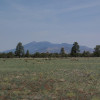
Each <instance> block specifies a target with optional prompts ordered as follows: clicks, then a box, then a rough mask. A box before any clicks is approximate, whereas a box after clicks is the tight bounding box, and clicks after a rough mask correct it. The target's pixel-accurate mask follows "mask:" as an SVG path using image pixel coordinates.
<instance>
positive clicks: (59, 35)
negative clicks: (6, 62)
mask: <svg viewBox="0 0 100 100" xmlns="http://www.w3.org/2000/svg"><path fill="white" fill-rule="evenodd" d="M32 41H37V42H39V41H49V42H52V43H70V44H73V42H75V41H77V42H78V43H79V45H85V46H88V47H91V48H94V47H95V46H96V45H99V44H100V0H0V51H4V50H9V49H13V48H15V47H16V45H17V43H18V42H22V43H23V45H24V44H27V43H29V42H32Z"/></svg>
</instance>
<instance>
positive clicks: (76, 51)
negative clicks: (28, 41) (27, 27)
mask: <svg viewBox="0 0 100 100" xmlns="http://www.w3.org/2000/svg"><path fill="white" fill-rule="evenodd" d="M21 57H33V58H46V57H100V45H97V46H96V47H95V48H94V52H93V53H90V52H89V51H84V52H83V53H80V46H79V44H78V43H77V42H74V43H73V46H72V48H71V52H70V53H66V52H65V49H64V48H63V47H62V48H61V50H60V53H49V52H46V53H39V52H36V53H34V54H30V53H29V50H27V51H26V52H25V51H24V47H23V45H22V43H21V42H19V43H18V44H17V46H16V50H15V52H14V53H13V52H9V53H0V58H21Z"/></svg>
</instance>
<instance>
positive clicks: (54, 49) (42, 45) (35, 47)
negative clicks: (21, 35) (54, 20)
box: [4, 41, 93, 54]
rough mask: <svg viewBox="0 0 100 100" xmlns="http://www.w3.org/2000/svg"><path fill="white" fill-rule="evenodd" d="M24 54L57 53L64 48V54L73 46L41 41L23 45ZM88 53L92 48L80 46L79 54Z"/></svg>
mask: <svg viewBox="0 0 100 100" xmlns="http://www.w3.org/2000/svg"><path fill="white" fill-rule="evenodd" d="M23 46H24V49H25V52H26V51H27V50H29V52H30V53H31V54H33V53H36V52H40V53H43V52H49V53H59V52H60V50H61V48H62V47H64V49H65V51H66V53H70V51H71V48H72V46H73V44H68V43H61V44H56V43H50V42H47V41H42V42H35V41H33V42H30V43H28V44H26V45H23ZM84 50H85V51H89V52H93V49H92V48H89V47H87V46H80V52H81V53H82V52H83V51H84ZM4 52H6V53H7V52H15V49H11V50H6V51H4Z"/></svg>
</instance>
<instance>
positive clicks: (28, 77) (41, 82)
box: [0, 57, 100, 100]
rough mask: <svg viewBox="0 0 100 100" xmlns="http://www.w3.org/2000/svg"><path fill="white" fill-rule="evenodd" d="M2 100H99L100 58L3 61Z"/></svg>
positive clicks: (0, 72) (0, 62)
mask: <svg viewBox="0 0 100 100" xmlns="http://www.w3.org/2000/svg"><path fill="white" fill-rule="evenodd" d="M0 100H100V58H71V57H70V58H34V59H33V58H1V59H0Z"/></svg>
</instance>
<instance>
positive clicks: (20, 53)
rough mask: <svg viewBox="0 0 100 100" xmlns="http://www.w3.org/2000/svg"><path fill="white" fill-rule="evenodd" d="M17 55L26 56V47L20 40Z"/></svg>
mask: <svg viewBox="0 0 100 100" xmlns="http://www.w3.org/2000/svg"><path fill="white" fill-rule="evenodd" d="M15 55H16V56H18V57H19V58H20V57H24V47H23V46H22V43H21V42H19V43H18V44H17V46H16V50H15Z"/></svg>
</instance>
